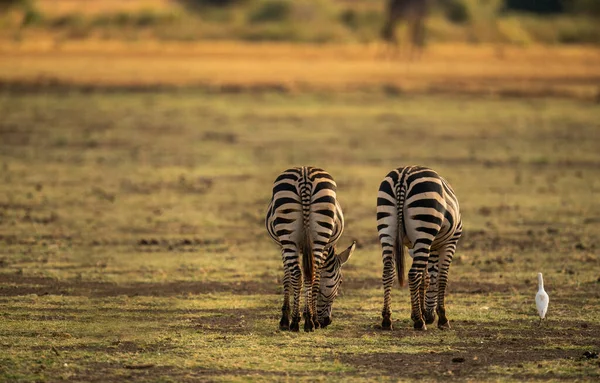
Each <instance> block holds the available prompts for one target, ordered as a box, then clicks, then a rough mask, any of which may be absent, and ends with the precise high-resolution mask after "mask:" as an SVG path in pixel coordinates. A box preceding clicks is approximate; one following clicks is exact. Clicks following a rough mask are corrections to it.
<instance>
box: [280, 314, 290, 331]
mask: <svg viewBox="0 0 600 383" xmlns="http://www.w3.org/2000/svg"><path fill="white" fill-rule="evenodd" d="M279 329H280V330H281V331H287V330H289V329H290V319H289V318H288V317H282V318H281V320H280V321H279Z"/></svg>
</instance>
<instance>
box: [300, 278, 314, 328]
mask: <svg viewBox="0 0 600 383" xmlns="http://www.w3.org/2000/svg"><path fill="white" fill-rule="evenodd" d="M304 289H305V302H304V315H303V316H304V331H306V332H312V331H314V329H315V323H314V322H313V310H312V307H313V296H312V291H313V283H312V281H311V280H305V281H304Z"/></svg>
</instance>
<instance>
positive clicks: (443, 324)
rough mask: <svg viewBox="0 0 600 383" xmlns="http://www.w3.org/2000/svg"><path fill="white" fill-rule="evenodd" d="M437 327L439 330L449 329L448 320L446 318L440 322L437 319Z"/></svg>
mask: <svg viewBox="0 0 600 383" xmlns="http://www.w3.org/2000/svg"><path fill="white" fill-rule="evenodd" d="M438 328H439V329H440V330H449V329H450V321H449V320H448V319H446V321H445V322H442V321H441V320H440V321H438Z"/></svg>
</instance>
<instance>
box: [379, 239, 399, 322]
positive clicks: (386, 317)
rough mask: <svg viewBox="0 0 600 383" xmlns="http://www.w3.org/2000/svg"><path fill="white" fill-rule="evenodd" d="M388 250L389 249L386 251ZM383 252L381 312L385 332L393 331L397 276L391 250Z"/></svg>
mask: <svg viewBox="0 0 600 383" xmlns="http://www.w3.org/2000/svg"><path fill="white" fill-rule="evenodd" d="M386 250H387V249H386ZM386 250H384V252H383V277H382V280H383V310H382V312H381V316H382V318H383V319H382V321H381V328H382V329H383V330H392V309H391V303H392V285H393V284H394V278H395V276H396V269H395V268H394V259H393V258H392V253H391V250H388V251H386Z"/></svg>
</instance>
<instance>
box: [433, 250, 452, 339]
mask: <svg viewBox="0 0 600 383" xmlns="http://www.w3.org/2000/svg"><path fill="white" fill-rule="evenodd" d="M455 251H456V242H453V243H449V244H446V245H445V246H444V248H442V249H441V250H440V252H441V254H442V258H441V260H440V262H441V265H440V274H439V280H438V302H437V314H438V317H439V319H438V328H439V329H442V330H443V329H449V328H450V321H449V320H448V318H447V317H446V286H447V284H448V271H449V269H450V264H451V263H452V258H453V256H454V252H455Z"/></svg>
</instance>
